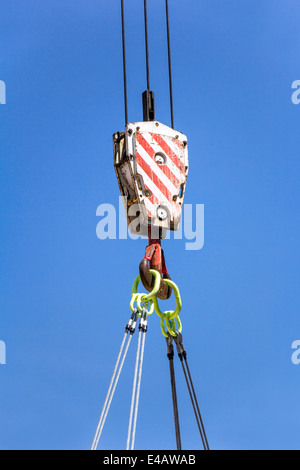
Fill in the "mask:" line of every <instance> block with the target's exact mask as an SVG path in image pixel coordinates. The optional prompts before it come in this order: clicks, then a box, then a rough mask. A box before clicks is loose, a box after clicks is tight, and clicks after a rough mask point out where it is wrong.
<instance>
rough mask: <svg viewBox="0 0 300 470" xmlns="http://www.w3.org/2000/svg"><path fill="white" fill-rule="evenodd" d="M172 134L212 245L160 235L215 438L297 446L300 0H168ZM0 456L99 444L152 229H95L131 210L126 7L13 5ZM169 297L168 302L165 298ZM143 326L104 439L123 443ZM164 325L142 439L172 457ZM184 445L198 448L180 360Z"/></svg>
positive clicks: (6, 67) (156, 45)
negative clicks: (117, 143) (117, 139)
mask: <svg viewBox="0 0 300 470" xmlns="http://www.w3.org/2000/svg"><path fill="white" fill-rule="evenodd" d="M148 3H149V12H148V15H149V33H150V67H151V69H150V73H151V75H150V81H151V88H152V89H153V90H154V92H155V97H156V118H157V119H158V120H159V121H160V122H163V123H164V124H167V125H169V124H170V112H169V97H168V79H167V49H166V31H165V17H164V14H165V10H164V2H163V0H149V2H148ZM125 5H126V22H127V23H126V28H127V57H128V100H129V120H130V121H138V120H142V107H141V93H142V92H143V91H144V89H145V88H146V77H145V62H144V37H143V2H142V1H137V0H132V1H130V2H126V1H125ZM170 21H171V38H172V63H173V86H174V114H175V128H176V129H177V130H179V131H181V132H183V133H185V134H186V135H187V136H188V141H189V160H190V172H189V179H188V185H187V190H186V195H185V202H186V203H189V204H193V205H196V204H204V207H205V243H204V246H203V248H202V249H201V250H199V251H187V250H185V240H166V241H165V242H163V248H164V250H165V255H166V261H167V266H168V270H169V272H170V274H171V276H172V279H173V280H174V281H175V282H176V283H177V284H178V285H179V287H180V292H181V295H182V301H183V308H182V312H181V315H180V316H181V319H182V323H183V338H184V343H185V346H186V349H187V351H188V358H189V365H190V368H191V371H192V375H193V379H194V382H195V387H196V390H197V393H198V399H199V403H200V407H201V410H202V415H203V419H204V422H205V426H206V431H207V436H208V440H209V443H210V447H211V448H212V449H299V442H300V431H299V418H300V405H299V400H298V395H299V394H298V390H299V380H300V365H298V366H297V365H295V364H293V363H292V361H291V355H292V352H293V350H292V349H291V345H292V342H293V341H295V340H299V339H300V322H299V202H300V197H299V196H300V192H299V169H300V164H299V157H300V152H299V150H300V134H299V122H300V105H299V106H297V105H294V104H293V103H292V100H291V96H292V92H293V90H292V88H291V85H292V83H293V82H294V81H295V80H300V63H299V56H300V55H299V45H300V28H299V22H300V5H299V2H298V1H296V0H289V1H286V0H276V1H274V0H273V1H271V0H251V1H250V0H243V1H237V0H235V1H234V0H231V1H227V2H224V1H221V0H210V1H208V0H203V1H201V2H199V1H198V0H190V1H187V2H184V1H179V0H173V1H171V2H170ZM0 38H1V42H0V80H2V81H4V82H5V84H6V105H1V106H0V150H1V267H2V277H1V316H0V340H1V341H4V342H5V345H6V364H5V365H0V379H1V380H0V383H1V387H0V448H1V449H88V448H89V447H90V445H91V442H92V439H93V435H94V431H95V429H96V425H97V420H98V417H99V414H100V410H101V407H102V404H103V401H104V398H105V394H106V390H107V386H108V383H109V380H110V377H111V374H112V369H113V365H114V362H115V359H116V355H117V352H118V348H119V345H120V342H121V338H122V335H123V331H124V325H125V323H126V322H127V319H128V316H129V307H128V306H129V301H130V292H131V286H132V282H133V280H134V278H135V277H136V275H137V274H138V265H139V262H140V260H141V258H142V257H143V255H144V249H145V246H146V240H131V239H128V240H108V239H107V240H99V239H98V238H97V236H96V226H97V223H98V222H99V217H98V218H97V217H96V209H97V207H98V206H99V205H100V204H104V203H109V204H113V205H115V206H116V207H117V206H118V198H119V188H118V185H117V181H116V177H115V173H114V168H113V155H112V134H113V133H114V132H116V131H120V130H122V129H123V128H124V107H123V82H122V62H121V60H122V50H121V29H120V4H119V1H118V0H110V1H108V0H97V1H96V0H88V1H84V2H83V1H79V0H72V1H71V0H64V2H61V1H58V0H51V1H48V2H36V1H33V0H27V1H26V2H24V1H21V0H16V1H9V0H2V1H1V17H0ZM166 303H167V305H168V306H169V305H171V304H172V302H171V301H167V302H166ZM135 348H136V337H135V338H134V340H133V344H132V346H131V349H130V352H129V356H128V359H127V361H126V363H125V366H124V371H123V373H122V375H121V378H120V382H119V385H118V388H117V392H116V395H115V398H114V401H113V403H112V407H111V410H110V413H109V415H108V419H107V422H106V425H105V428H104V431H103V434H102V437H101V440H100V445H99V448H102V449H124V448H125V444H126V432H127V423H128V416H129V405H130V394H131V384H132V375H133V361H134V356H135ZM165 349H166V348H165V341H164V338H163V337H162V334H161V332H160V328H159V319H158V317H157V316H152V317H151V318H150V319H149V332H148V333H147V338H146V350H145V361H144V368H143V380H142V389H141V404H140V409H139V417H138V425H137V434H136V449H175V436H174V429H173V418H172V403H171V391H170V384H169V375H168V374H169V370H168V362H167V359H166V350H165ZM175 366H176V377H177V387H178V395H179V412H180V424H181V431H182V445H183V448H184V449H198V448H201V442H200V438H199V435H198V431H197V427H196V423H195V420H194V417H193V413H192V409H191V406H190V403H189V398H188V394H187V391H186V387H185V384H184V378H183V374H182V371H181V369H180V364H179V361H176V363H175Z"/></svg>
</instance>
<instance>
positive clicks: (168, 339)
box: [166, 336, 181, 450]
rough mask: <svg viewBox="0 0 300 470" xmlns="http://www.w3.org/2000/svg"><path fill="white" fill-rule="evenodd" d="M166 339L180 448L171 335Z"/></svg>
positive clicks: (177, 438)
mask: <svg viewBox="0 0 300 470" xmlns="http://www.w3.org/2000/svg"><path fill="white" fill-rule="evenodd" d="M166 340H167V357H168V359H169V368H170V379H171V391H172V402H173V415H174V425H175V437H176V446H177V450H181V436H180V426H179V414H178V403H177V392H176V381H175V370H174V361H173V358H174V348H173V344H172V342H173V338H172V336H168V338H166Z"/></svg>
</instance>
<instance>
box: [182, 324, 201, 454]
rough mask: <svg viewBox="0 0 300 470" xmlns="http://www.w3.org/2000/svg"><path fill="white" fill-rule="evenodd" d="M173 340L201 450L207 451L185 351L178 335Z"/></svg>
mask: <svg viewBox="0 0 300 470" xmlns="http://www.w3.org/2000/svg"><path fill="white" fill-rule="evenodd" d="M174 340H175V343H176V347H177V352H178V357H179V359H180V362H181V365H182V370H183V373H184V377H185V380H186V384H187V388H188V392H189V395H190V399H191V403H192V406H193V410H194V414H195V418H196V421H197V425H198V429H199V433H200V437H201V440H202V444H203V448H204V450H209V445H208V440H207V436H206V432H205V428H204V424H203V420H202V416H201V413H200V408H199V404H198V400H197V396H196V393H195V388H194V385H193V380H192V377H191V373H190V369H189V366H188V362H187V357H186V350H185V348H184V346H183V342H182V335H181V334H180V333H179V334H178V336H177V337H175V338H174Z"/></svg>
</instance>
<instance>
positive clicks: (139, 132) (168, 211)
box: [113, 121, 189, 238]
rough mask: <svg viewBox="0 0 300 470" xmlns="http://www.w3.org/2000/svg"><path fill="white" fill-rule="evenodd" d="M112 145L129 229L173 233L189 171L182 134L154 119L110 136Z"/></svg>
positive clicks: (184, 140) (138, 233) (142, 231)
mask: <svg viewBox="0 0 300 470" xmlns="http://www.w3.org/2000/svg"><path fill="white" fill-rule="evenodd" d="M113 145H114V168H115V172H116V175H117V179H118V183H119V187H120V191H121V195H122V198H123V202H124V206H125V211H126V217H127V223H128V226H129V229H130V231H131V232H132V233H133V234H137V235H142V236H148V227H149V226H151V230H152V229H154V232H152V233H154V234H155V233H164V232H165V231H166V230H178V228H179V223H180V219H181V214H182V206H183V198H184V193H185V188H186V182H187V176H188V170H189V165H188V145H187V138H186V136H185V135H184V134H182V133H180V132H177V131H175V130H174V129H172V128H170V127H168V126H166V125H164V124H161V123H159V122H157V121H148V122H147V121H145V122H133V123H128V124H127V125H126V127H125V132H116V133H115V134H114V135H113ZM155 229H156V230H157V232H155ZM153 238H154V237H153Z"/></svg>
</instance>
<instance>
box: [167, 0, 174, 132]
mask: <svg viewBox="0 0 300 470" xmlns="http://www.w3.org/2000/svg"><path fill="white" fill-rule="evenodd" d="M166 21H167V40H168V63H169V89H170V109H171V127H172V128H173V129H174V111H173V85H172V66H171V39H170V20H169V1H168V0H166Z"/></svg>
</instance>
